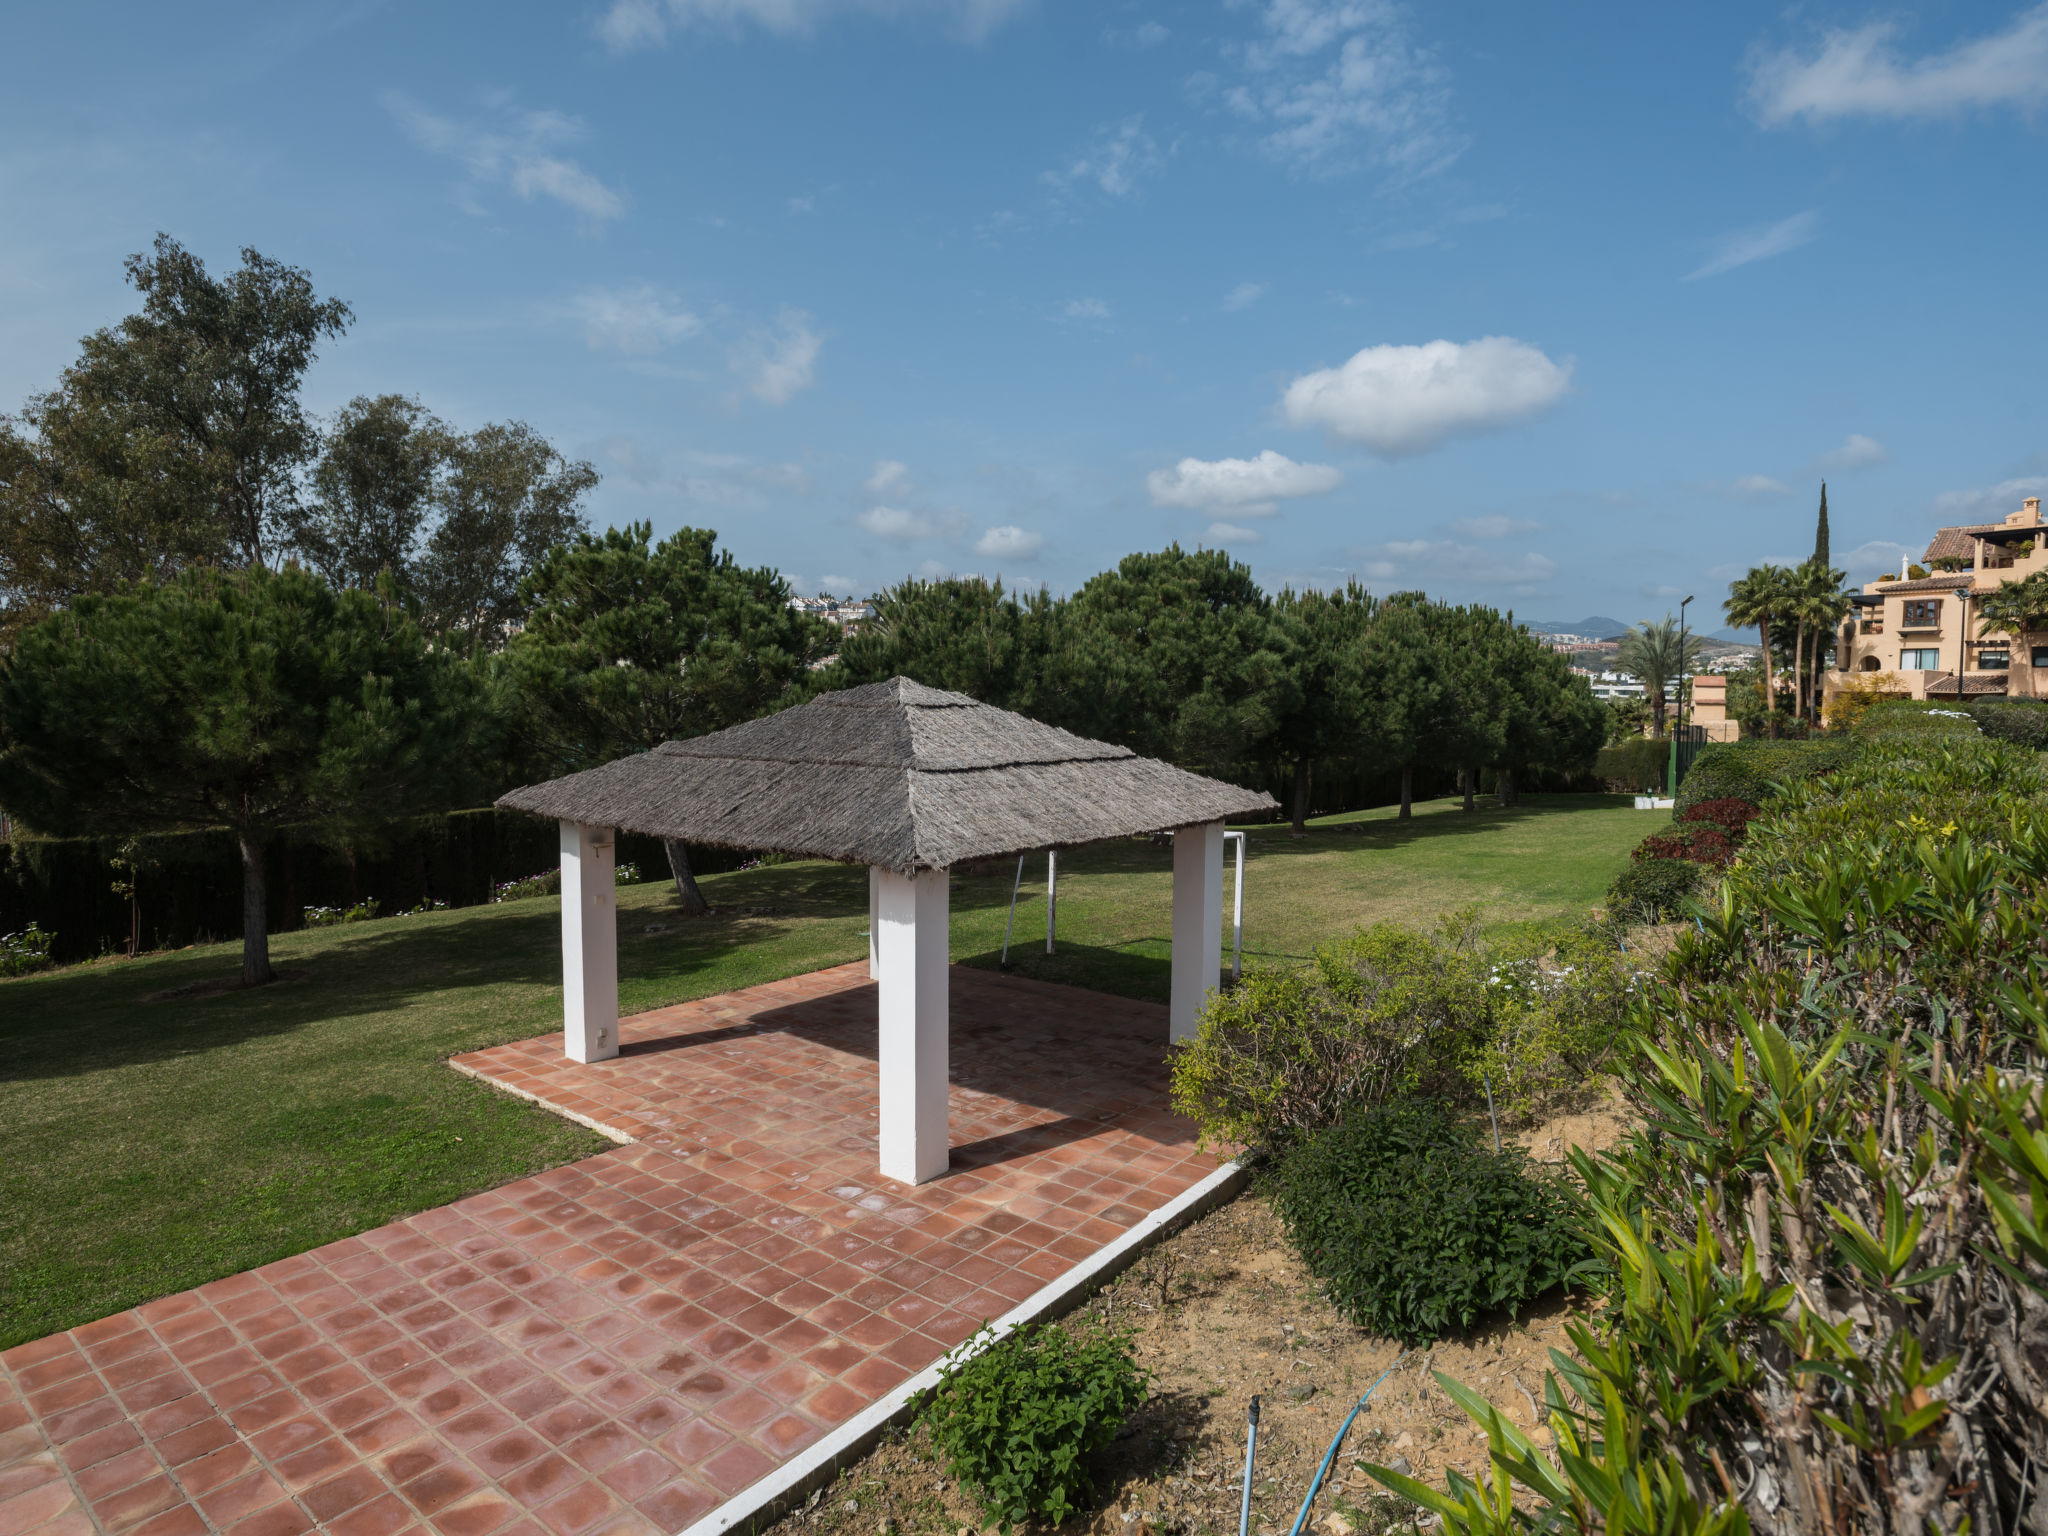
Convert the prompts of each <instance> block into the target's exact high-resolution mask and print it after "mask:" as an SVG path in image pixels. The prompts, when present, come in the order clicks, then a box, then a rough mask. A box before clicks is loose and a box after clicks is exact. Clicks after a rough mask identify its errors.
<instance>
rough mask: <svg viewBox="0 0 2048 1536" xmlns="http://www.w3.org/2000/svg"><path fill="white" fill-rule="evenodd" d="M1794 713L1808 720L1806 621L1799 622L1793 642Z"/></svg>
mask: <svg viewBox="0 0 2048 1536" xmlns="http://www.w3.org/2000/svg"><path fill="white" fill-rule="evenodd" d="M1792 713H1793V714H1794V715H1796V716H1797V717H1798V718H1799V719H1801V720H1804V719H1805V718H1806V620H1804V619H1801V620H1800V621H1799V633H1798V638H1796V639H1795V640H1794V641H1793V642H1792Z"/></svg>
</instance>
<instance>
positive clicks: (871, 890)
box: [868, 864, 882, 981]
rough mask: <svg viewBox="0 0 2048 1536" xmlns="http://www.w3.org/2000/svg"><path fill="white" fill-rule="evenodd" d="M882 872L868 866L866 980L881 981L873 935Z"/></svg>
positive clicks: (876, 926)
mask: <svg viewBox="0 0 2048 1536" xmlns="http://www.w3.org/2000/svg"><path fill="white" fill-rule="evenodd" d="M881 878H882V872H881V871H880V870H879V869H877V868H875V866H874V865H872V864H870V865H869V866H868V980H869V981H878V980H880V979H881V975H882V968H881V967H880V966H879V965H877V964H876V963H875V933H876V930H877V929H878V927H879V926H880V925H879V923H878V922H877V920H876V917H875V913H876V911H877V907H876V903H877V902H878V901H880V900H881V896H880V891H881V886H880V884H879V882H880V880H881Z"/></svg>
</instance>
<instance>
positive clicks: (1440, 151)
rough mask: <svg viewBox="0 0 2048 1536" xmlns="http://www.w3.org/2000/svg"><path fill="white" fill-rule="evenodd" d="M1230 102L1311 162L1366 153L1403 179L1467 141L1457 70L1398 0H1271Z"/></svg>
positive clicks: (1267, 143)
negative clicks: (1460, 120) (1419, 36)
mask: <svg viewBox="0 0 2048 1536" xmlns="http://www.w3.org/2000/svg"><path fill="white" fill-rule="evenodd" d="M1259 21H1260V24H1261V28H1262V32H1263V35H1262V36H1261V37H1260V38H1259V39H1258V40H1257V41H1256V42H1253V43H1251V44H1250V45H1248V46H1246V47H1245V48H1243V49H1242V50H1241V55H1240V56H1241V58H1242V61H1243V63H1244V66H1245V78H1244V81H1243V83H1241V84H1239V85H1236V86H1233V87H1231V88H1229V89H1228V90H1226V91H1225V92H1224V96H1223V100H1224V104H1225V105H1226V106H1227V107H1229V108H1230V110H1231V111H1233V112H1235V113H1236V114H1237V115H1238V116H1240V117H1242V118H1244V119H1246V120H1247V121H1249V122H1252V123H1256V124H1257V125H1258V126H1259V128H1260V130H1261V143H1262V144H1263V146H1264V147H1265V149H1266V150H1267V151H1268V153H1270V154H1272V155H1273V156H1275V157H1276V158H1277V159H1280V160H1282V161H1285V162H1286V163H1288V164H1290V165H1292V166H1294V167H1296V168H1297V169H1302V170H1313V171H1323V172H1334V171H1342V170H1347V169H1350V168H1351V167H1352V166H1354V165H1356V164H1358V163H1359V162H1361V161H1363V162H1365V163H1369V164H1372V165H1376V166H1378V167H1380V168H1381V169H1383V170H1385V171H1386V172H1388V173H1389V174H1390V175H1392V176H1393V177H1394V178H1395V179H1396V180H1398V181H1413V180H1416V179H1419V178H1421V177H1424V176H1429V175H1432V174H1434V173H1436V172H1438V171H1441V170H1444V169H1445V168H1446V167H1448V166H1449V165H1450V164H1451V162H1452V161H1454V160H1456V159H1457V158H1458V156H1459V155H1460V154H1462V153H1463V152H1464V150H1465V146H1466V144H1467V142H1468V141H1467V139H1466V138H1465V137H1464V135H1462V134H1460V133H1458V132H1457V131H1456V130H1455V129H1453V128H1452V126H1451V110H1450V77H1449V75H1448V74H1447V73H1446V72H1445V71H1444V69H1443V68H1442V67H1441V66H1440V65H1438V64H1437V63H1436V62H1435V61H1434V60H1433V59H1432V58H1431V56H1430V54H1429V52H1428V51H1427V50H1426V49H1423V48H1420V47H1418V46H1417V45H1416V44H1415V43H1413V42H1412V41H1411V40H1410V39H1409V37H1408V34H1407V29H1406V27H1405V26H1404V25H1403V23H1402V20H1401V13H1400V10H1399V9H1398V8H1397V7H1396V6H1395V5H1394V4H1393V3H1392V0H1266V3H1265V4H1263V5H1261V6H1260V8H1259Z"/></svg>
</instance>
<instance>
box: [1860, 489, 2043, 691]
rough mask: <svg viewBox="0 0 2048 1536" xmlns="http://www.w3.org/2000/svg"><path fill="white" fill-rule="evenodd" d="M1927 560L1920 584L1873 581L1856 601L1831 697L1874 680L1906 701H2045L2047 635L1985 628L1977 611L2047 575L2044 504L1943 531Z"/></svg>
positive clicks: (2034, 502)
mask: <svg viewBox="0 0 2048 1536" xmlns="http://www.w3.org/2000/svg"><path fill="white" fill-rule="evenodd" d="M1920 563H1921V564H1922V565H1924V566H1926V567H1927V570H1928V574H1927V575H1926V576H1924V577H1922V578H1920V579H1919V580H1915V581H1873V582H1870V583H1868V584H1867V585H1865V587H1864V588H1863V590H1862V591H1861V592H1859V593H1857V594H1855V595H1854V597H1853V598H1851V601H1852V602H1853V603H1854V604H1855V606H1854V608H1853V609H1852V610H1851V611H1850V616H1849V617H1848V619H1846V620H1845V621H1844V622H1843V624H1842V633H1841V636H1840V637H1839V642H1838V644H1837V646H1836V651H1835V670H1834V671H1832V672H1830V673H1828V674H1827V676H1826V680H1825V689H1826V691H1827V692H1833V691H1834V690H1835V689H1837V688H1840V687H1841V686H1842V685H1843V683H1844V682H1845V681H1846V680H1847V679H1848V678H1849V677H1850V676H1852V675H1858V674H1872V673H1875V674H1878V675H1879V676H1881V677H1882V678H1883V680H1884V681H1883V687H1884V690H1885V691H1886V692H1887V693H1893V694H1896V695H1897V696H1898V697H1900V698H1912V699H1940V698H1948V699H1954V698H1974V697H1978V696H1981V695H1984V694H2011V695H2012V696H2014V697H2016V698H2034V697H2037V696H2038V697H2048V631H2043V632H2035V633H2029V634H2025V635H2007V634H2003V633H2000V632H1997V631H1994V630H1987V629H1985V628H1984V625H1983V621H1982V620H1981V618H1980V617H1979V616H1978V611H1977V609H1978V603H1979V601H1980V599H1981V598H1982V597H1983V595H1984V594H1985V593H1987V592H1992V591H1996V590H1997V589H1998V588H1999V587H2002V586H2004V585H2005V584H2006V583H2007V582H2011V581H2020V580H2023V579H2025V578H2026V577H2028V576H2031V575H2033V574H2034V573H2035V572H2036V571H2042V570H2048V528H2044V527H2043V525H2042V522H2041V498H2040V497H2038V496H2029V497H2028V498H2027V499H2026V500H2025V501H2024V502H2023V503H2021V505H2020V509H2019V511H2017V512H2014V513H2012V514H2011V515H2009V516H2008V517H2007V518H2006V519H2005V521H2004V522H2001V523H1975V524H1970V525H1968V526H1965V527H1959V528H1942V529H1938V530H1936V532H1935V535H1934V541H1933V542H1932V543H1931V544H1929V545H1928V546H1927V553H1926V555H1925V556H1923V557H1922V559H1921V562H1920ZM1902 574H1903V573H1902Z"/></svg>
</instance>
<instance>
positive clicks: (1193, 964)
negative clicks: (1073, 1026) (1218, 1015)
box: [1166, 821, 1223, 1042]
mask: <svg viewBox="0 0 2048 1536" xmlns="http://www.w3.org/2000/svg"><path fill="white" fill-rule="evenodd" d="M1222 942H1223V823H1222V822H1220V821H1208V822H1204V823H1202V824H1201V825H1200V826H1197V827H1182V828H1181V829H1180V830H1179V831H1178V832H1176V833H1174V834H1173V990H1172V992H1171V994H1170V1000H1169V1002H1168V1004H1167V1014H1166V1018H1167V1026H1166V1027H1167V1038H1168V1039H1169V1040H1173V1041H1176V1042H1177V1041H1181V1040H1192V1039H1194V1038H1195V1024H1196V1021H1197V1020H1198V1019H1199V1018H1200V1017H1201V1013H1202V1005H1203V1003H1204V1002H1205V1001H1206V1000H1207V999H1208V996H1209V994H1210V993H1211V992H1213V991H1215V990H1216V981H1217V975H1218V972H1219V971H1220V970H1221V969H1222V965H1221V948H1222Z"/></svg>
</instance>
